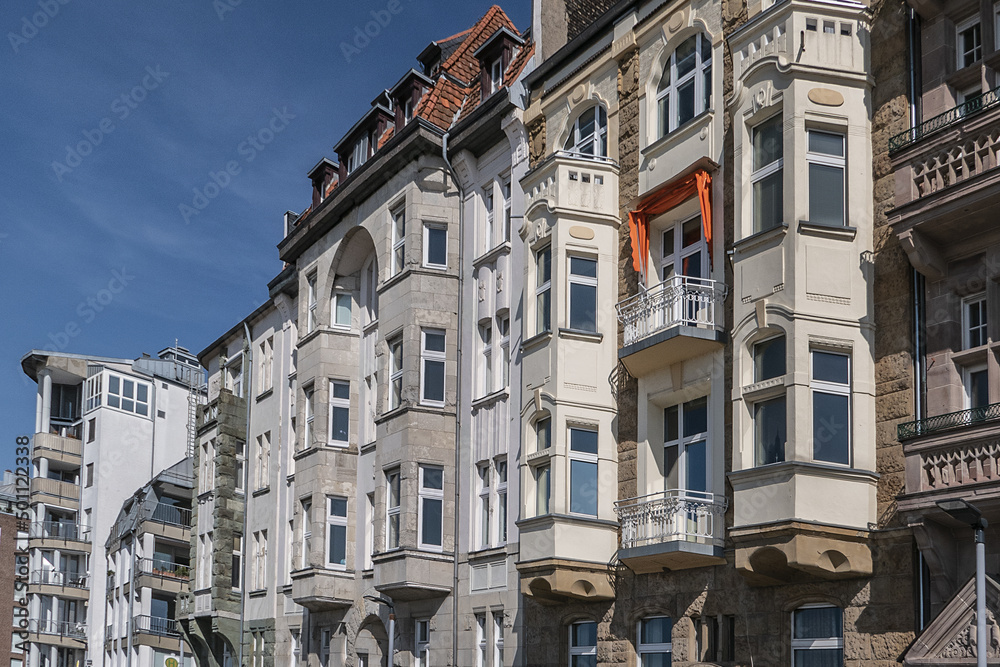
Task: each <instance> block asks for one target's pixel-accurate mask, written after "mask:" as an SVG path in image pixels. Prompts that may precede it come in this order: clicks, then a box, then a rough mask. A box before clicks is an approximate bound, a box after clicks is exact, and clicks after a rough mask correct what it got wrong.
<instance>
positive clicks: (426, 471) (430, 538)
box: [419, 466, 444, 549]
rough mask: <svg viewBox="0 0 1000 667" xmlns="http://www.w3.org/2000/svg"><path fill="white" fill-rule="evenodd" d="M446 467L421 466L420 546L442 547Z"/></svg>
mask: <svg viewBox="0 0 1000 667" xmlns="http://www.w3.org/2000/svg"><path fill="white" fill-rule="evenodd" d="M443 512H444V469H443V468H439V467H437V466H420V517H419V524H420V535H419V546H420V547H421V548H427V547H430V548H432V549H440V548H441V546H442V544H443V541H442V538H443V532H442V529H443V527H444V514H443Z"/></svg>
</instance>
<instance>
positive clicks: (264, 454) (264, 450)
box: [254, 431, 271, 490]
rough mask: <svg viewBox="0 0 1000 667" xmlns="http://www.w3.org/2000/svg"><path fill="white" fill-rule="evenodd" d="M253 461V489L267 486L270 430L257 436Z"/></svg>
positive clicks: (269, 479) (269, 478)
mask: <svg viewBox="0 0 1000 667" xmlns="http://www.w3.org/2000/svg"><path fill="white" fill-rule="evenodd" d="M255 458H256V459H257V460H256V461H255V463H256V464H257V465H256V473H257V474H256V475H255V476H254V482H255V484H254V489H255V490H258V489H264V488H267V487H268V486H269V485H270V483H271V476H270V467H271V432H270V431H268V432H266V433H264V434H262V435H258V436H257V452H256V457H255Z"/></svg>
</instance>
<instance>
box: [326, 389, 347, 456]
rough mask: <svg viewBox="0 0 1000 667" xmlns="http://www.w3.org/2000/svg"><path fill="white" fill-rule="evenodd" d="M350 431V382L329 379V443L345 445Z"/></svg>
mask: <svg viewBox="0 0 1000 667" xmlns="http://www.w3.org/2000/svg"><path fill="white" fill-rule="evenodd" d="M350 433H351V383H350V382H343V381H340V380H330V444H331V445H336V446H339V447H346V446H347V444H348V442H349V437H350Z"/></svg>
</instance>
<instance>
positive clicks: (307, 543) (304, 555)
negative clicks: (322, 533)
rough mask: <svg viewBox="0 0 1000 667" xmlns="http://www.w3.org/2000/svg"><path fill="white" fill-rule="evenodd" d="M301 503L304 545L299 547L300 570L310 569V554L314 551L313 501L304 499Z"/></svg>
mask: <svg viewBox="0 0 1000 667" xmlns="http://www.w3.org/2000/svg"><path fill="white" fill-rule="evenodd" d="M299 503H300V509H301V511H302V513H301V514H300V515H299V535H300V536H301V538H302V543H301V544H300V545H299V546H300V549H299V568H300V569H305V568H307V567H309V562H310V561H309V553H310V552H311V551H312V516H310V514H311V513H312V500H310V499H308V498H303V499H302V500H301V501H299Z"/></svg>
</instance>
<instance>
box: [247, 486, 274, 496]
mask: <svg viewBox="0 0 1000 667" xmlns="http://www.w3.org/2000/svg"><path fill="white" fill-rule="evenodd" d="M270 492H271V487H270V486H265V487H263V488H260V489H257V490H256V491H254V492H253V493H251V494H250V495H251V496H253V497H254V498H259V497H261V496H266V495H267V494H268V493H270Z"/></svg>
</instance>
